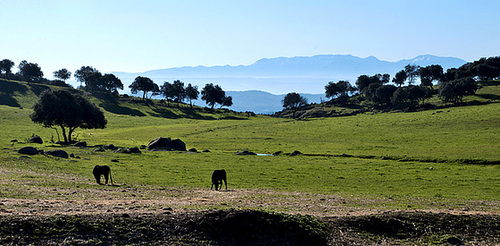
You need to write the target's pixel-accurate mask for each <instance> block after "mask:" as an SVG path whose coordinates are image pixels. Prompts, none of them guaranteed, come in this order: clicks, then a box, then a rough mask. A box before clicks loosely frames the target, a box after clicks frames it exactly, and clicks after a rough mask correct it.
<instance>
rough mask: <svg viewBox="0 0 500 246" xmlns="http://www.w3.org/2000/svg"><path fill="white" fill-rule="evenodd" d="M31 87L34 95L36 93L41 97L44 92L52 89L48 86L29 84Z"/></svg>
mask: <svg viewBox="0 0 500 246" xmlns="http://www.w3.org/2000/svg"><path fill="white" fill-rule="evenodd" d="M28 86H29V87H31V91H33V93H35V95H37V96H40V94H41V93H42V92H43V91H44V90H50V87H48V86H46V85H40V84H28Z"/></svg>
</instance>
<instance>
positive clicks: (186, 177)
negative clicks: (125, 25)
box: [0, 82, 500, 209]
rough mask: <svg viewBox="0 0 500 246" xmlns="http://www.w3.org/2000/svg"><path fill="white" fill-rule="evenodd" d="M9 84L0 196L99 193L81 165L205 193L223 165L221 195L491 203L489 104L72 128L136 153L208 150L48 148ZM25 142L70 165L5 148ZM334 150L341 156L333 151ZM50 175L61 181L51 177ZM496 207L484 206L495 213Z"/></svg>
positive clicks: (492, 112) (174, 117)
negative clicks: (160, 142)
mask: <svg viewBox="0 0 500 246" xmlns="http://www.w3.org/2000/svg"><path fill="white" fill-rule="evenodd" d="M4 83H5V82H4ZM12 83H14V82H12ZM10 86H11V87H12V88H14V89H11V91H12V92H13V93H12V95H13V96H11V97H10V99H8V100H4V103H2V105H0V129H2V131H1V133H0V148H1V150H0V168H1V169H0V170H2V172H1V173H0V180H1V183H2V186H4V187H5V189H4V191H3V192H2V193H0V196H1V197H16V198H37V197H38V196H41V194H37V193H36V192H30V191H29V190H30V189H27V190H26V191H25V192H20V191H19V190H20V189H19V188H14V186H16V185H18V184H16V182H11V181H12V180H16V181H18V182H19V181H21V182H22V183H23V184H24V186H26V187H31V186H36V187H48V188H51V187H73V188H74V187H75V186H76V184H74V182H73V181H74V180H75V179H76V180H85V182H79V183H78V188H81V189H89V188H91V189H94V188H95V189H101V187H99V186H96V185H94V184H93V182H94V181H93V180H92V179H93V178H92V176H91V169H92V167H93V166H94V165H96V164H101V165H102V164H106V165H109V166H111V168H112V170H113V174H114V179H115V182H117V183H120V184H127V185H129V186H141V185H146V186H148V187H186V188H207V189H208V188H209V186H210V174H211V172H212V170H214V169H221V168H223V169H226V170H227V171H228V179H229V180H228V181H229V186H230V188H231V189H261V188H266V189H273V190H282V191H298V192H303V193H313V194H327V195H335V196H341V197H354V198H361V199H378V198H381V199H389V200H391V199H394V200H396V201H400V202H396V203H395V204H392V205H391V206H392V207H396V208H402V207H403V206H405V204H406V203H405V202H406V201H411V200H418V199H424V200H426V201H429V202H427V203H426V204H433V203H440V202H444V203H457V204H459V203H463V202H464V201H465V202H466V203H475V202H479V201H480V202H483V201H485V202H494V203H495V202H497V201H499V200H500V165H498V164H489V165H483V164H472V163H481V162H487V163H495V162H497V163H498V161H500V114H499V112H500V103H491V104H485V105H477V106H467V107H452V108H446V109H441V110H432V111H422V112H415V113H384V114H374V115H372V114H360V115H357V116H350V117H338V118H318V119H309V120H301V121H296V120H291V119H282V118H272V117H267V116H258V117H250V118H247V117H246V116H244V115H238V114H230V113H218V114H215V115H214V114H209V113H206V112H201V111H200V112H198V113H196V114H194V113H189V111H188V110H186V109H174V110H167V109H165V108H164V107H162V106H158V105H153V106H150V107H146V106H144V105H142V104H138V103H132V102H131V103H127V104H125V103H124V104H116V105H114V106H113V108H114V109H113V110H111V111H113V112H114V113H111V112H109V111H106V112H105V115H106V118H107V119H108V126H107V128H106V129H103V130H82V129H78V130H77V131H76V134H78V135H77V138H78V140H81V141H87V143H88V144H89V145H91V146H93V145H99V144H114V145H115V146H119V147H139V146H141V145H147V144H148V142H149V141H150V140H152V139H154V138H157V137H171V138H180V139H181V140H183V141H184V142H185V143H186V145H187V148H192V147H194V148H196V149H198V150H199V151H201V150H204V149H208V150H210V152H209V153H185V152H147V151H143V154H119V153H113V152H111V151H106V152H94V151H93V149H95V148H93V147H87V148H76V147H61V146H58V145H55V144H52V143H50V140H51V139H54V140H55V141H57V135H56V134H55V131H54V130H53V129H48V128H43V127H42V126H41V125H38V124H34V123H32V122H31V121H30V119H29V115H30V113H31V109H30V106H31V105H32V104H33V103H34V102H35V101H36V96H35V95H36V94H37V93H39V92H37V91H36V90H34V89H31V88H30V86H29V85H25V84H15V83H14V84H11V85H10ZM22 87H25V89H22ZM498 88H500V87H498V86H492V87H486V88H484V90H485V91H486V92H485V93H483V94H479V95H478V96H477V97H478V98H480V97H481V95H483V97H490V98H491V97H494V95H497V93H498V94H500V93H499V91H498ZM486 94H487V96H484V95H486ZM492 95H493V96H492ZM93 100H94V102H95V103H96V104H101V105H102V104H103V101H101V100H98V99H93ZM487 100H492V99H487ZM493 100H495V99H494V98H493ZM20 107H22V108H20ZM108 107H111V106H109V105H108ZM125 112H134V115H136V116H130V115H127V114H125ZM159 112H160V113H159ZM159 116H162V117H159ZM32 134H36V135H39V136H41V137H42V138H43V139H44V141H45V143H44V144H42V145H37V144H25V143H11V140H12V139H17V140H18V141H20V142H24V141H25V140H26V139H27V138H29V137H30V136H31V135H32ZM28 145H29V146H35V147H37V148H39V149H44V150H48V149H64V150H66V151H67V152H68V153H74V154H75V155H76V156H79V157H80V159H76V158H70V159H58V158H51V157H46V156H43V155H36V156H32V157H31V158H30V159H25V158H19V157H20V155H19V154H17V153H16V150H17V149H19V148H21V147H23V146H28ZM242 150H249V151H253V152H256V153H263V154H269V153H274V152H277V151H282V152H284V153H291V152H293V151H295V150H298V151H300V152H301V153H303V154H305V155H299V156H288V155H279V156H240V155H236V154H235V152H237V151H242ZM343 154H345V155H349V156H352V157H345V156H344V157H343V156H339V155H343ZM111 159H117V160H119V162H111ZM58 173H63V174H64V175H65V176H67V177H68V178H67V179H51V178H50V177H51V176H53V175H56V174H58ZM9 187H10V188H9ZM9 190H10V191H11V192H9ZM14 191H15V192H14ZM495 204H496V205H495V206H493V209H498V204H497V203H495ZM422 208H425V205H423V207H422ZM490 209H491V208H490Z"/></svg>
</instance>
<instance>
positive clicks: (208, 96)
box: [201, 83, 232, 109]
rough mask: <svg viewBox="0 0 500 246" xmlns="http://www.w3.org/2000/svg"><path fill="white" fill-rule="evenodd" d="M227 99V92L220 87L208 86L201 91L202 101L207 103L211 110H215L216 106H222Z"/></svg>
mask: <svg viewBox="0 0 500 246" xmlns="http://www.w3.org/2000/svg"><path fill="white" fill-rule="evenodd" d="M225 98H226V92H225V91H224V90H222V88H221V87H220V86H219V85H214V84H212V83H210V84H206V85H205V87H203V90H202V91H201V100H203V101H205V102H206V103H207V105H208V106H210V108H211V109H213V108H214V106H215V104H221V105H222V104H223V103H224V99H225ZM231 101H232V100H231ZM231 104H232V103H231Z"/></svg>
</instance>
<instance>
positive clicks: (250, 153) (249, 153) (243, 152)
mask: <svg viewBox="0 0 500 246" xmlns="http://www.w3.org/2000/svg"><path fill="white" fill-rule="evenodd" d="M236 154H237V155H257V154H256V153H254V152H251V151H248V150H243V151H240V152H236Z"/></svg>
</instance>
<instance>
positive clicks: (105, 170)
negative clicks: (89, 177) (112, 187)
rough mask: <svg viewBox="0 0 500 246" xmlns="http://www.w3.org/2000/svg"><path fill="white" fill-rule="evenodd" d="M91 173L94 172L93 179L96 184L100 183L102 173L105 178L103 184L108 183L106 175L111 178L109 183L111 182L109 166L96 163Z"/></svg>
mask: <svg viewBox="0 0 500 246" xmlns="http://www.w3.org/2000/svg"><path fill="white" fill-rule="evenodd" d="M92 173H93V174H94V177H95V181H96V182H97V183H98V184H101V175H104V179H105V180H106V183H105V184H108V177H109V179H110V180H111V184H112V183H113V178H112V177H111V168H109V167H108V166H106V165H104V166H99V165H96V166H95V167H94V169H93V170H92Z"/></svg>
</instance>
